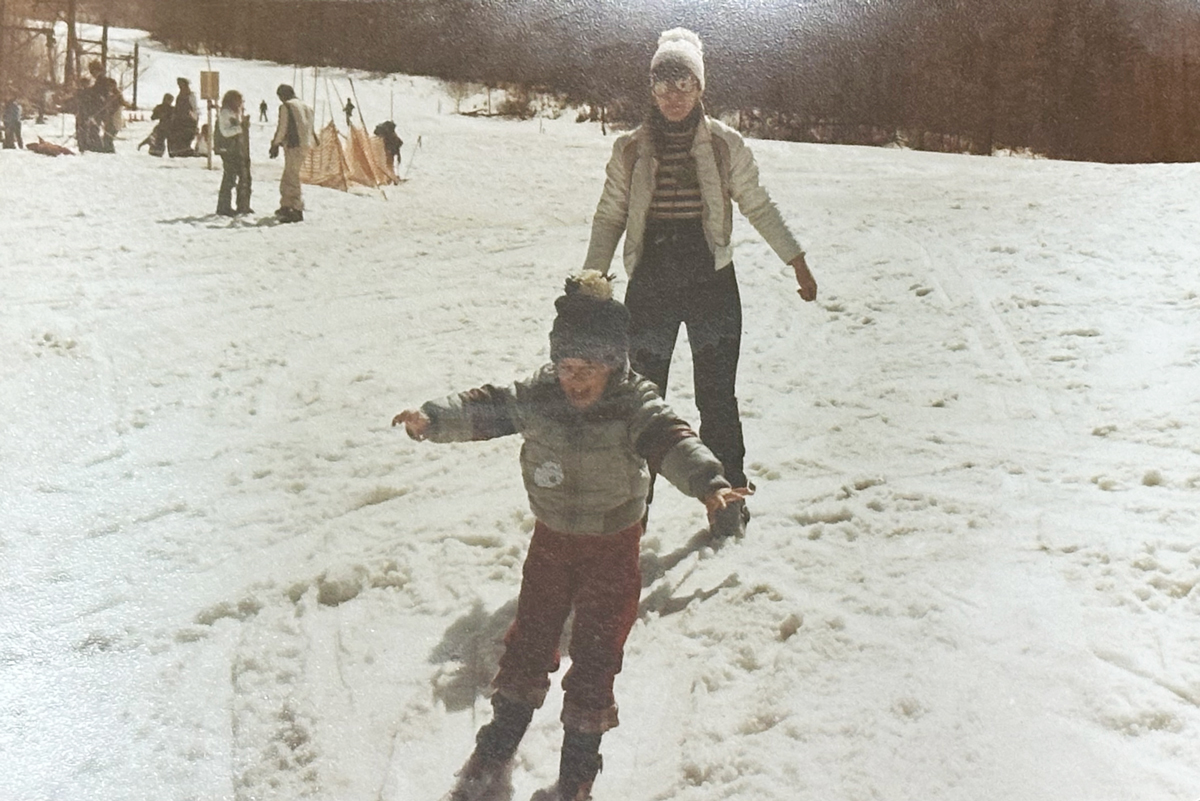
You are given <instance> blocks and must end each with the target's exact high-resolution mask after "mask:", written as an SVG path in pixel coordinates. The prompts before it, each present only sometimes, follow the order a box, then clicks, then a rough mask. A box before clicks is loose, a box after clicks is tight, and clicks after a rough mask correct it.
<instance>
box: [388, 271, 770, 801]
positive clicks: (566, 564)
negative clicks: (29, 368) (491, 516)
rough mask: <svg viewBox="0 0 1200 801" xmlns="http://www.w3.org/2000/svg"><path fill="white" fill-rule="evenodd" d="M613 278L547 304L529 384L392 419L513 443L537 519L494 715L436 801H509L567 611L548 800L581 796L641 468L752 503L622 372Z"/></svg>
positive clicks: (626, 594)
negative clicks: (517, 439)
mask: <svg viewBox="0 0 1200 801" xmlns="http://www.w3.org/2000/svg"><path fill="white" fill-rule="evenodd" d="M610 278H611V277H610V276H606V275H604V274H602V273H599V272H596V271H585V272H583V273H581V274H580V275H578V276H574V277H572V278H571V279H569V280H568V281H567V285H566V292H565V294H563V295H562V296H561V297H559V298H558V300H556V301H555V303H554V305H555V307H556V309H557V311H558V315H557V317H556V318H555V320H554V324H553V327H552V328H551V330H550V360H551V363H550V364H548V365H546V366H544V367H542V368H541V369H540V370H538V371H537V372H536V373H535V374H534V375H533V376H532V377H530V378H528V379H526V380H524V381H518V382H517V383H516V384H515V385H513V386H511V387H506V388H500V387H495V386H491V385H488V386H484V387H482V388H479V389H473V390H470V391H468V392H463V393H460V394H458V395H452V396H450V397H448V398H446V399H444V400H439V401H430V402H428V403H426V404H424V405H423V406H421V407H420V409H408V410H406V411H404V412H401V413H400V414H398V415H396V416H395V418H393V420H392V425H404V426H405V428H406V430H407V431H408V435H409V436H410V437H412V438H414V439H417V440H425V439H428V440H431V441H433V442H465V441H469V440H484V439H492V438H495V437H502V436H507V435H509V434H521V435H522V437H523V438H524V445H523V446H522V448H521V456H520V461H521V474H522V476H523V477H524V480H525V489H526V493H527V494H528V497H529V505H530V508H531V509H532V510H533V513H534V515H535V517H536V518H537V519H536V522H535V524H534V529H533V538H532V540H531V541H530V543H529V552H528V556H527V557H526V559H525V566H524V571H523V578H522V581H521V591H520V595H519V597H518V600H517V617H516V620H515V621H514V622H513V624H512V626H511V627H510V628H509V630H508V633H507V634H506V635H505V637H504V654H503V656H501V658H500V669H499V671H498V672H497V674H496V676H495V678H494V680H493V681H492V686H493V688H494V694H493V695H492V709H493V712H494V714H493V717H492V720H491V722H489V723H488V724H487V725H485V726H484V727H483V728H482V729H480V731H479V733H478V734H477V736H476V738H475V750H474V752H473V753H472V754H471V757H470V759H468V760H467V762H466V764H465V765H464V766H463V768H462V770H461V771H459V774H458V780H457V782H456V784H455V786H454V788H453V789H452V790H451V791H450V793H449V794H448V795H447V796H446V799H445V801H479V799H485V798H497V797H507V795H506V794H505V793H511V772H512V760H513V756H514V755H515V753H516V750H517V746H518V744H519V743H520V741H521V738H522V737H523V736H524V734H525V730H526V728H527V727H528V726H529V722H530V719H531V718H532V716H533V712H534V710H535V709H537V708H538V707H540V706H541V705H542V703H543V701H544V700H545V698H546V693H547V691H548V690H549V688H550V679H549V674H550V673H552V672H554V671H555V670H557V669H558V666H559V653H558V643H559V638H560V637H561V635H562V628H563V625H564V623H565V622H566V620H567V616H568V615H569V614H570V612H571V610H572V608H574V611H575V624H574V627H573V629H572V634H571V643H570V647H569V653H570V655H571V668H570V670H568V671H567V674H566V676H564V677H563V680H562V687H563V693H564V699H563V711H562V722H563V727H564V735H563V744H562V753H561V757H560V761H559V774H558V783H557V785H556V787H555V788H554V789H553V790H551V791H549V795H548V796H546V797H547V799H548V800H549V799H552V800H553V801H582V799H586V798H588V797H589V794H590V791H591V787H592V783H593V781H594V780H595V778H596V774H597V772H598V771H599V769H600V761H601V760H600V753H599V752H600V739H601V736H602V735H603V734H604V733H605V732H606V731H608V730H609V729H611V728H613V727H615V726H616V725H617V723H618V720H617V705H616V701H615V698H614V696H613V681H614V679H615V677H616V674H617V673H618V672H620V670H621V662H622V658H623V653H624V647H625V640H626V637H627V636H628V635H629V631H630V629H631V628H632V626H633V623H634V621H635V620H636V619H637V614H638V600H639V596H640V594H641V587H642V581H641V572H640V569H639V565H638V549H639V542H640V539H641V536H642V530H643V529H642V516H643V514H644V513H645V509H646V493H647V491H648V489H649V487H650V473H649V471H650V469H653V470H655V471H658V472H661V473H662V474H663V475H664V476H665V477H666V478H667V479H668V480H669V481H670V482H671V483H672V484H674V485H675V486H677V487H679V489H680V490H682V491H683V492H684V493H686V494H688V495H690V496H692V497H694V498H697V499H700V500H701V501H703V502H704V505H705V506H706V507H707V508H708V510H709V514H710V515H712V514H715V513H717V512H718V511H719V510H720V509H723V508H726V507H727V506H728V505H729V504H731V503H736V502H737V501H739V500H741V499H742V498H744V497H745V496H746V495H747V494H748V493H749V490H747V489H732V488H730V486H729V482H727V481H726V480H725V479H724V478H723V477H722V475H721V463H720V462H719V461H717V459H716V457H714V456H713V455H712V453H711V452H710V451H709V450H708V448H706V447H704V445H703V444H702V443H701V442H700V439H699V438H698V437H697V436H696V434H695V433H694V432H693V431H692V429H691V428H690V427H689V426H688V424H687V423H686V422H684V421H683V420H682V419H680V418H679V417H678V416H676V415H675V414H674V413H673V412H672V411H671V410H670V409H669V408H668V407H667V405H666V404H665V403H664V402H663V401H662V399H661V398H660V397H659V395H658V392H657V391H656V390H655V388H654V385H653V384H651V383H650V382H649V381H647V380H645V379H643V378H642V377H641V376H639V375H637V374H636V373H634V372H632V371H631V370H630V369H629V357H628V346H629V339H628V333H627V326H628V323H629V313H628V311H626V309H625V307H624V306H623V305H622V304H621V303H619V302H618V301H616V300H614V299H613V297H612V288H611V284H610Z"/></svg>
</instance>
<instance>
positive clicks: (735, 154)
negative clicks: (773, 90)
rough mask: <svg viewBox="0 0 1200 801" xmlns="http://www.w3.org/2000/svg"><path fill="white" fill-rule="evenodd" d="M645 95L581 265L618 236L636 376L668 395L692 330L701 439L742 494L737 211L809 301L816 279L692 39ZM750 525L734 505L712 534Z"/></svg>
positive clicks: (677, 35) (663, 64)
mask: <svg viewBox="0 0 1200 801" xmlns="http://www.w3.org/2000/svg"><path fill="white" fill-rule="evenodd" d="M649 89H650V94H651V98H652V99H653V105H652V106H651V108H650V112H649V115H648V117H647V119H646V122H645V123H643V124H642V125H641V126H640V127H639V128H637V129H635V130H634V131H631V132H629V133H626V134H623V135H621V136H618V137H617V139H616V141H614V142H613V151H612V158H611V159H610V160H609V162H608V168H607V174H606V179H605V182H604V191H603V193H602V194H601V196H600V202H599V204H598V205H597V207H596V213H595V215H594V216H593V217H592V235H591V242H590V243H589V245H588V252H587V258H586V259H585V261H584V267H586V268H589V269H593V270H600V271H602V272H604V271H607V270H608V269H609V265H610V263H611V262H612V258H613V253H614V252H615V251H616V248H617V242H618V241H619V240H620V239H621V236H622V234H624V236H625V247H624V262H625V270H626V273H627V274H628V276H629V283H628V284H627V285H626V288H625V305H626V306H628V308H629V314H630V318H631V322H630V328H629V338H630V350H629V355H630V359H631V361H632V363H633V369H634V370H636V371H637V372H639V373H641V374H642V375H644V376H646V378H649V379H650V380H651V381H653V382H654V383H655V385H657V386H658V388H659V391H660V392H662V393H663V394H664V395H665V394H666V391H667V377H668V373H669V370H670V366H671V355H672V352H673V350H674V348H675V340H676V337H677V335H678V333H679V326H680V325H681V324H682V325H685V326H687V334H688V342H689V344H690V345H691V349H692V365H693V383H694V385H695V393H696V407H697V409H698V410H699V412H700V437H701V439H703V440H704V444H706V445H707V446H708V447H709V448H711V449H712V451H713V453H715V454H716V455H717V458H719V459H720V460H721V463H722V464H723V465H724V466H725V477H726V478H728V479H729V480H730V481H731V482H732V483H733V485H734V486H735V487H744V486H747V485H748V481H747V477H746V473H745V468H744V464H743V462H744V460H745V454H746V446H745V442H744V440H743V437H742V423H741V418H740V416H739V413H738V404H737V397H736V393H735V386H734V384H735V382H736V380H737V365H738V355H739V351H740V349H741V336H742V305H741V298H740V295H739V293H738V285H737V278H736V276H735V275H734V271H733V239H732V234H733V204H734V203H735V202H736V203H737V205H738V209H739V210H740V211H741V212H742V214H744V215H745V216H746V218H747V219H749V220H750V223H751V224H752V225H753V226H754V227H755V229H756V230H757V231H758V232H759V234H761V235H762V237H763V238H764V239H765V240H767V244H769V245H770V246H771V248H772V250H774V251H775V253H776V255H777V256H779V258H781V259H782V260H783V261H785V262H787V263H788V264H789V265H791V267H792V269H793V270H794V271H795V274H796V281H797V283H798V284H799V293H800V296H801V297H802V298H803V299H804V300H806V301H811V300H814V299H815V298H816V296H817V284H816V281H814V280H813V277H812V273H810V272H809V269H808V265H807V264H806V263H805V260H804V250H803V248H801V247H800V244H799V243H798V242H797V241H796V239H795V237H794V236H792V233H791V231H790V230H789V229H788V226H787V224H786V223H785V222H784V220H783V217H782V216H781V215H780V213H779V210H778V209H777V208H776V207H775V204H774V203H773V202H772V201H771V197H770V195H768V194H767V191H766V190H765V189H764V188H763V187H762V186H761V185H760V184H759V179H758V167H757V166H756V165H755V163H754V155H753V154H752V153H751V152H750V149H749V148H747V147H746V143H745V141H744V140H743V139H742V137H741V135H740V134H739V133H738V132H737V131H735V130H734V129H733V128H730V127H729V126H727V125H725V124H724V123H722V122H719V121H718V120H715V119H713V118H711V117H708V116H706V115H705V113H704V106H703V104H702V103H701V97H702V96H703V94H704V56H703V48H702V46H701V43H700V38H699V37H698V36H697V35H696V34H695V33H693V32H692V31H689V30H686V29H684V28H675V29H672V30H669V31H666V32H664V33H663V34H662V36H661V37H660V38H659V40H658V49H657V51H656V52H655V53H654V57H653V58H652V60H651V61H650V85H649ZM749 519H750V514H749V511H748V510H747V509H746V506H745V504H744V503H740V502H739V503H735V504H731V505H730V507H729V509H728V510H726V511H724V512H723V513H722V514H721V515H720V516H719V517H718V519H717V520H716V522H715V525H714V534H716V535H718V536H741V535H742V534H744V533H745V526H746V522H747V521H748V520H749Z"/></svg>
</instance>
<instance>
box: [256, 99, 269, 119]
mask: <svg viewBox="0 0 1200 801" xmlns="http://www.w3.org/2000/svg"><path fill="white" fill-rule="evenodd" d="M258 121H259V122H270V120H269V119H268V118H267V101H265V100H264V101H262V102H261V103H259V104H258Z"/></svg>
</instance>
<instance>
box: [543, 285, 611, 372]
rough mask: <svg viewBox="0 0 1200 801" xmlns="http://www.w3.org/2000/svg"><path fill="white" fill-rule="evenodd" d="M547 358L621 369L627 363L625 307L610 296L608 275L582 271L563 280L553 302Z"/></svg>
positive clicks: (555, 360)
mask: <svg viewBox="0 0 1200 801" xmlns="http://www.w3.org/2000/svg"><path fill="white" fill-rule="evenodd" d="M554 308H555V309H556V310H557V311H558V316H557V317H555V318H554V326H553V327H552V328H551V329H550V361H552V362H558V361H560V360H562V359H587V360H588V361H593V362H599V363H601V364H606V365H608V366H609V367H613V368H621V367H624V366H625V365H627V364H628V363H629V310H628V309H626V308H625V306H624V304H622V303H621V302H620V301H617V300H614V299H613V296H612V277H611V276H607V275H604V274H603V273H601V272H600V271H599V270H584V271H583V272H581V273H579V274H578V275H574V276H571V277H570V278H568V279H567V284H566V288H565V291H564V293H563V295H562V296H561V297H559V299H558V300H556V301H554Z"/></svg>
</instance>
